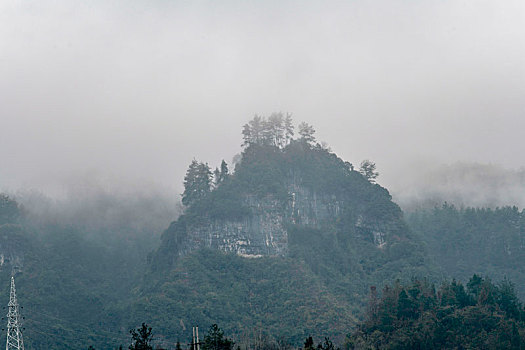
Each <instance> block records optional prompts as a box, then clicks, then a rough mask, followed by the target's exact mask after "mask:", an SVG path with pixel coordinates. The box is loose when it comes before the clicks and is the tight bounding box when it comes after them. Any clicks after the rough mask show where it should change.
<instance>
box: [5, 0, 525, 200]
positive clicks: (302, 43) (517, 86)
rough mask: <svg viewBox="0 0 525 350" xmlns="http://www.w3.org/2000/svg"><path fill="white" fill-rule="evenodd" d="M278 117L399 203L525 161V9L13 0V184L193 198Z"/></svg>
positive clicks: (428, 1) (8, 177)
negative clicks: (440, 180) (202, 172)
mask: <svg viewBox="0 0 525 350" xmlns="http://www.w3.org/2000/svg"><path fill="white" fill-rule="evenodd" d="M273 111H282V112H290V113H292V114H293V116H294V119H295V121H296V122H300V121H306V122H308V123H310V124H313V125H314V127H315V128H316V130H317V137H318V139H319V140H321V141H326V142H327V143H328V144H329V145H330V146H331V148H332V149H333V150H334V151H335V152H336V153H337V154H338V155H339V156H340V157H342V158H343V159H345V160H348V161H350V162H353V163H354V164H356V165H357V164H359V162H360V161H361V160H363V159H371V160H373V161H375V162H376V163H377V166H378V170H379V171H380V173H381V176H380V178H379V182H380V183H381V184H383V185H385V186H386V187H387V188H390V189H392V190H393V191H396V190H401V189H403V188H407V187H409V186H410V184H411V182H412V181H413V180H412V179H413V178H414V177H417V176H420V177H421V176H423V175H420V174H423V170H424V169H425V168H426V167H428V166H430V165H434V164H451V163H455V162H477V163H488V164H495V165H498V166H501V167H503V168H510V169H519V168H522V167H525V156H524V151H525V1H523V0H509V1H496V0H494V1H479V0H475V1H474V0H473V1H463V0H457V1H447V0H439V1H434V0H425V1H409V0H404V1H396V0H390V1H365V0H354V1H344V2H343V1H341V2H340V1H195V2H194V1H120V0H118V1H41V0H39V1H12V0H3V1H1V2H0V161H1V166H0V190H10V191H13V190H16V189H19V188H35V189H41V190H43V191H44V192H46V193H54V194H56V193H60V192H61V191H63V189H64V187H66V186H71V184H73V183H75V182H76V181H77V179H81V181H84V182H85V180H86V179H88V180H87V181H88V182H89V181H94V182H97V181H103V182H104V183H105V184H106V186H109V187H111V186H115V187H118V186H124V187H125V186H132V187H135V186H137V187H138V186H143V185H148V186H149V185H153V186H157V187H166V188H168V189H169V190H172V191H178V192H180V191H181V190H182V180H183V177H184V173H185V171H186V169H187V166H188V164H189V163H190V161H191V159H192V158H194V157H195V158H197V159H198V160H201V161H205V162H209V163H210V165H212V166H215V165H217V164H219V162H220V160H221V159H223V158H224V159H225V160H226V161H227V162H230V161H231V159H232V157H233V156H234V155H235V154H236V153H239V152H240V144H241V141H242V140H241V129H242V125H243V124H245V123H246V122H247V121H248V120H249V119H251V118H252V117H253V115H254V114H261V115H268V114H270V113H271V112H273ZM418 174H419V175H418ZM82 179H83V180H82ZM414 181H415V180H414Z"/></svg>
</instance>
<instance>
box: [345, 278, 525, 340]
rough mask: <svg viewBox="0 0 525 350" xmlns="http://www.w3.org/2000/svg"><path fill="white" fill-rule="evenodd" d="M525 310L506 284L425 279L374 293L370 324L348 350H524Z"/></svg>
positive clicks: (363, 326)
mask: <svg viewBox="0 0 525 350" xmlns="http://www.w3.org/2000/svg"><path fill="white" fill-rule="evenodd" d="M524 321H525V310H524V309H523V305H522V304H521V302H520V301H519V300H518V298H517V297H516V294H515V292H514V286H513V285H512V283H510V282H509V281H508V280H503V281H502V282H501V283H500V284H499V285H494V284H493V283H491V281H490V280H488V279H483V278H481V277H479V276H477V275H474V276H473V277H472V278H471V279H470V281H469V282H468V284H467V288H465V287H464V286H463V285H462V284H461V283H460V282H456V281H452V282H445V283H443V284H442V285H441V286H440V287H439V289H438V290H437V291H436V288H435V287H434V286H433V285H431V284H429V283H428V282H426V281H418V280H416V281H414V282H413V283H411V284H407V285H402V284H399V283H395V284H394V285H392V286H387V287H385V288H384V290H383V294H382V296H381V298H377V296H376V295H375V294H373V293H372V295H371V297H370V302H369V307H368V312H367V315H366V320H365V321H364V322H362V323H361V324H360V325H359V327H358V328H357V329H356V330H355V331H354V332H353V333H352V334H351V335H350V336H349V337H348V340H347V348H348V349H356V350H357V349H385V350H386V349H399V350H401V349H407V350H408V349H517V350H519V349H523V348H525V322H524Z"/></svg>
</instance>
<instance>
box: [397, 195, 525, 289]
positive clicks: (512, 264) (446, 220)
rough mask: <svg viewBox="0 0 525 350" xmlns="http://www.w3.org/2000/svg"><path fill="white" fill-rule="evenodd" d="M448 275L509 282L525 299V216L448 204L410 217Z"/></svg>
mask: <svg viewBox="0 0 525 350" xmlns="http://www.w3.org/2000/svg"><path fill="white" fill-rule="evenodd" d="M407 221H408V223H409V225H410V227H411V228H412V230H413V231H414V232H415V233H417V234H418V235H419V236H420V238H421V240H423V241H424V242H425V243H426V245H427V251H428V254H429V257H430V258H432V259H433V260H434V261H435V263H436V264H437V265H438V266H440V267H441V269H442V271H443V273H444V275H446V276H448V277H454V278H457V279H459V280H463V281H464V280H466V279H468V278H469V276H472V274H475V273H476V274H481V275H484V276H490V277H491V278H493V279H495V280H500V279H502V278H504V277H508V278H509V279H511V280H512V281H514V282H515V283H516V285H517V291H518V294H519V295H520V296H521V297H525V212H524V211H521V212H520V211H519V210H518V208H516V207H503V208H496V209H475V208H465V209H458V208H456V207H454V206H453V205H449V204H446V203H445V204H444V205H443V206H441V207H436V208H434V209H432V210H425V211H418V212H415V213H412V214H410V215H408V216H407Z"/></svg>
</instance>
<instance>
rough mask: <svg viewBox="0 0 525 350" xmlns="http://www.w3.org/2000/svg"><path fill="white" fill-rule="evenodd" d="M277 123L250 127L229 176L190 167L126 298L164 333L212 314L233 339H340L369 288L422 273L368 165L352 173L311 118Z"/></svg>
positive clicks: (423, 264) (421, 259) (415, 248)
mask: <svg viewBox="0 0 525 350" xmlns="http://www.w3.org/2000/svg"><path fill="white" fill-rule="evenodd" d="M286 124H287V123H286V119H285V118H284V117H283V116H280V115H274V116H272V117H271V118H269V119H268V120H266V119H261V118H255V119H254V120H252V121H251V122H250V123H249V124H247V125H246V126H245V128H244V136H245V142H244V150H243V153H242V157H241V159H240V161H239V162H238V164H236V166H235V170H234V172H232V173H226V171H224V170H223V171H221V170H217V171H216V172H215V173H216V174H219V175H218V176H216V177H215V181H213V179H212V177H211V173H212V172H211V171H210V170H209V169H206V168H207V165H206V163H202V162H201V163H199V162H197V161H194V162H192V164H191V165H190V168H189V169H188V172H187V175H186V178H185V181H186V182H185V185H186V187H185V188H186V191H185V193H184V194H183V202H185V204H186V209H185V213H184V215H182V216H181V217H179V219H178V220H177V221H176V222H174V223H172V224H171V225H170V227H169V228H168V230H166V232H164V234H163V236H162V238H161V246H160V248H159V249H158V251H157V252H156V253H155V254H153V255H152V257H151V261H152V263H151V269H152V270H151V274H149V275H148V276H147V277H146V278H145V283H144V287H143V288H142V289H141V291H140V294H141V296H140V298H139V301H138V302H137V304H136V305H135V310H136V316H135V317H136V319H137V320H139V319H141V318H145V319H152V320H154V321H153V322H154V323H156V324H159V325H161V326H160V327H162V331H161V332H162V333H163V334H165V335H166V338H167V339H166V341H170V340H171V342H173V341H174V340H175V339H176V338H177V337H182V336H184V332H185V329H187V327H188V326H189V325H191V324H196V323H199V324H209V323H212V322H214V321H220V324H221V325H222V326H223V327H224V329H225V330H226V331H227V332H229V333H230V334H235V335H236V336H241V335H242V334H243V333H246V332H249V331H250V330H253V329H260V330H261V331H262V332H263V333H267V334H268V335H271V336H272V337H281V336H282V337H285V338H286V339H290V340H291V341H292V342H293V343H294V344H299V343H300V342H301V341H302V340H303V339H304V337H306V336H308V335H313V336H315V337H322V336H330V337H332V339H336V340H338V341H341V340H342V336H343V335H344V334H345V332H346V331H347V330H348V329H349V328H350V327H352V325H353V324H354V323H355V320H356V319H358V318H359V317H360V311H361V310H362V307H363V306H364V305H365V304H366V298H367V293H368V288H369V286H370V285H378V286H382V285H383V284H384V283H387V282H388V281H393V280H395V279H396V278H401V279H410V278H411V277H414V276H426V275H428V274H429V273H431V272H430V271H431V270H432V267H431V266H430V264H429V263H428V261H427V260H426V258H425V252H424V249H423V248H422V243H421V242H420V241H418V240H417V239H416V238H415V237H414V236H413V235H412V234H411V232H410V230H409V228H408V226H407V225H406V223H405V222H404V220H403V214H402V212H401V210H400V208H399V207H398V206H397V205H396V204H395V203H393V202H392V201H391V197H390V195H389V193H388V191H387V190H386V189H384V188H383V187H381V186H380V185H378V184H376V183H375V181H374V179H375V176H376V174H375V172H374V169H373V163H371V162H366V163H364V164H363V167H362V168H361V169H360V170H361V171H357V170H354V167H353V166H352V164H350V163H348V162H345V161H343V160H341V159H340V158H338V157H337V156H336V155H335V154H334V153H332V152H330V151H329V150H328V149H327V148H325V147H322V146H321V145H319V144H318V143H317V142H316V141H315V136H314V130H313V128H312V127H311V126H308V125H306V124H302V125H301V126H300V131H299V135H300V137H299V138H297V139H293V138H292V137H291V136H290V132H291V131H293V129H291V127H288V128H285V127H282V126H284V125H286ZM288 125H291V124H288ZM280 130H282V133H281V132H280ZM223 169H225V167H224V166H223ZM206 174H208V175H206ZM220 174H222V175H220ZM217 179H219V180H217ZM212 183H213V184H214V185H213V186H212ZM254 228H255V229H254ZM261 236H262V240H261V242H260V241H259V239H260V237H261ZM265 240H266V241H265ZM277 240H278V242H277ZM237 242H242V244H239V243H237ZM276 242H277V243H276ZM236 244H237V245H236ZM202 249H205V250H204V251H203V250H202ZM230 253H235V255H231V254H230ZM236 255H237V256H236ZM246 256H247V257H248V258H245V257H246ZM159 310H163V311H164V312H162V313H161V312H159Z"/></svg>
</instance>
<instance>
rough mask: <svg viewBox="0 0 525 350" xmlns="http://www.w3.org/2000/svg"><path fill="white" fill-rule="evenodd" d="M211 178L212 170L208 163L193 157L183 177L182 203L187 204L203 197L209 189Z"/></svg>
mask: <svg viewBox="0 0 525 350" xmlns="http://www.w3.org/2000/svg"><path fill="white" fill-rule="evenodd" d="M211 179H212V172H211V170H210V167H209V166H208V164H205V163H199V162H197V161H196V160H195V159H193V160H192V161H191V164H190V166H189V168H188V171H187V172H186V176H185V177H184V193H183V194H182V204H184V205H185V206H189V205H191V204H193V203H195V202H197V201H199V200H201V199H203V198H205V197H206V196H207V195H208V193H209V192H210V189H211V181H212V180H211Z"/></svg>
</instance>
